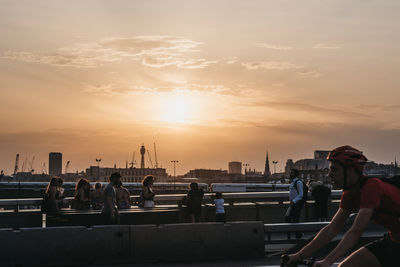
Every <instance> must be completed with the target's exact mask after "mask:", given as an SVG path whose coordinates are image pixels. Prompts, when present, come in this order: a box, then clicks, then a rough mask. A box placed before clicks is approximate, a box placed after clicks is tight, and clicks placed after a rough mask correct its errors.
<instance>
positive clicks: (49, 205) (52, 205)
mask: <svg viewBox="0 0 400 267" xmlns="http://www.w3.org/2000/svg"><path fill="white" fill-rule="evenodd" d="M59 179H60V178H57V177H53V178H51V179H50V182H49V184H48V185H47V188H46V191H45V196H44V197H43V201H42V207H41V209H42V212H43V213H46V214H54V213H58V212H59V211H60V205H59V204H60V198H61V197H60V190H59V188H60V181H59Z"/></svg>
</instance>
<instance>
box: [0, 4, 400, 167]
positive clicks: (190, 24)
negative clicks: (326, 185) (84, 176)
mask: <svg viewBox="0 0 400 267" xmlns="http://www.w3.org/2000/svg"><path fill="white" fill-rule="evenodd" d="M399 14H400V2H399V1H397V0H387V1H379V0H376V1H371V0H353V1H344V0H335V1H321V0H315V1H267V0H266V1H256V0H252V1H243V0H237V1H236V0H226V1H218V0H213V1H204V0H203V1H189V0H182V1H170V0H165V1H164V0H159V1H155V0H154V1H151V0H149V1H115V0H113V1H100V0H98V1H97V0H96V1H89V0H85V1H54V0H48V1H23V0H19V1H14V0H10V1H8V0H0V36H1V38H0V70H1V71H0V105H1V113H0V126H1V127H0V169H2V170H4V171H5V172H6V173H8V174H11V173H12V171H13V166H14V161H15V155H16V154H17V153H20V155H21V159H20V160H21V161H22V162H23V161H24V160H25V158H28V161H30V160H31V158H32V157H33V156H35V163H34V166H33V167H34V169H36V170H37V171H39V172H40V171H41V169H42V165H43V162H46V165H47V161H48V153H49V152H52V151H56V152H62V153H63V161H64V163H63V165H65V161H67V160H69V161H70V162H71V165H70V171H76V170H79V171H80V170H83V169H84V168H86V167H88V166H89V165H96V162H95V158H102V162H101V165H102V166H109V167H111V166H113V165H114V163H116V164H117V166H118V167H124V166H125V162H126V160H128V161H130V160H131V158H132V153H133V151H136V160H137V161H139V157H138V156H139V155H138V154H139V148H140V145H141V144H142V143H144V144H145V146H146V147H147V148H149V149H150V152H151V153H152V159H153V161H154V154H153V153H154V149H153V143H154V142H155V143H156V145H157V153H158V154H157V156H158V161H159V164H160V165H162V167H165V168H167V172H169V173H172V172H173V171H172V170H173V165H172V163H170V161H171V160H179V163H178V165H177V173H178V174H183V173H185V172H187V171H188V170H190V169H194V168H216V169H220V168H222V169H227V165H228V162H229V161H232V160H237V161H242V162H243V163H248V164H250V167H251V168H256V170H260V171H261V170H263V168H264V161H265V153H266V151H267V150H268V151H269V156H270V160H277V161H279V163H278V165H277V171H278V170H280V169H282V168H284V164H285V162H286V160H287V159H288V158H292V159H293V160H298V159H301V158H311V157H312V156H313V151H314V150H316V149H326V150H328V149H332V148H334V147H336V146H339V145H345V144H350V145H353V146H355V147H357V148H359V149H360V150H363V151H364V152H365V154H366V156H367V157H368V158H369V159H371V160H374V161H377V162H383V163H390V162H393V161H394V158H395V157H397V158H399V157H400V152H399V151H400V142H399V137H400V120H399V115H400V91H399V84H400V34H399V33H400V16H399ZM20 165H21V164H20ZM271 167H272V166H271Z"/></svg>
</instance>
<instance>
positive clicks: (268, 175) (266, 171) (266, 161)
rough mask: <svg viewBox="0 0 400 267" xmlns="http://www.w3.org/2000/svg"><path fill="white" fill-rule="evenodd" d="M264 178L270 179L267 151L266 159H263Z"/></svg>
mask: <svg viewBox="0 0 400 267" xmlns="http://www.w3.org/2000/svg"><path fill="white" fill-rule="evenodd" d="M264 177H265V178H270V177H271V171H270V169H269V158H268V151H267V156H266V158H265V169H264Z"/></svg>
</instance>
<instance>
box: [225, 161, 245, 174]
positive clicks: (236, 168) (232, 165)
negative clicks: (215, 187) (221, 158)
mask: <svg viewBox="0 0 400 267" xmlns="http://www.w3.org/2000/svg"><path fill="white" fill-rule="evenodd" d="M228 167H229V173H230V174H242V163H241V162H239V161H231V162H229V163H228Z"/></svg>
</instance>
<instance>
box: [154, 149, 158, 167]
mask: <svg viewBox="0 0 400 267" xmlns="http://www.w3.org/2000/svg"><path fill="white" fill-rule="evenodd" d="M154 160H155V164H156V165H155V166H154V167H155V168H156V169H157V168H158V161H157V150H156V143H154Z"/></svg>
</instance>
